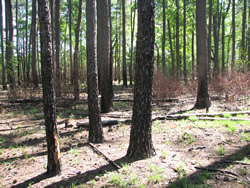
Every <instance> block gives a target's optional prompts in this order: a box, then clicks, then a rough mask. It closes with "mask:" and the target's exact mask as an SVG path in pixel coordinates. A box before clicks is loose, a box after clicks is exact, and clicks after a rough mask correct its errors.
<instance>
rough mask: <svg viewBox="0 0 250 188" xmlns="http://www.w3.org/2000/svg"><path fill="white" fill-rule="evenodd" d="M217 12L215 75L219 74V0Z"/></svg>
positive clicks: (215, 22)
mask: <svg viewBox="0 0 250 188" xmlns="http://www.w3.org/2000/svg"><path fill="white" fill-rule="evenodd" d="M216 6H217V8H216V14H215V15H213V34H214V69H213V75H214V76H215V77H216V76H218V74H219V29H220V28H219V0H217V3H216Z"/></svg>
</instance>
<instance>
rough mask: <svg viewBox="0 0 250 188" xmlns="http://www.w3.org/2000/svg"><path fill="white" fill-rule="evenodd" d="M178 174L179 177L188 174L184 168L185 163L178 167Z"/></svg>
mask: <svg viewBox="0 0 250 188" xmlns="http://www.w3.org/2000/svg"><path fill="white" fill-rule="evenodd" d="M176 171H177V176H178V179H181V178H182V177H185V176H186V175H187V172H186V170H185V169H184V167H183V165H182V164H180V165H179V166H178V167H177V169H176Z"/></svg>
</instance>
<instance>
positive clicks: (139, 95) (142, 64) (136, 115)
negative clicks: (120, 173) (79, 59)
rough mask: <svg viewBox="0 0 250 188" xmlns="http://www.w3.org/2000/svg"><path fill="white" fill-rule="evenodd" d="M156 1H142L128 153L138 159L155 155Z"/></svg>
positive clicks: (139, 9) (139, 13)
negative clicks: (153, 133)
mask: <svg viewBox="0 0 250 188" xmlns="http://www.w3.org/2000/svg"><path fill="white" fill-rule="evenodd" d="M154 29H155V21H154V0H145V1H142V0H139V1H138V34H137V44H136V67H135V86H134V105H133V116H132V125H131V132H130V141H129V147H128V151H127V156H128V157H130V158H135V159H143V158H148V157H151V156H153V155H155V149H154V146H153V141H152V120H151V118H152V82H153V72H154V41H155V38H154V37H155V32H154Z"/></svg>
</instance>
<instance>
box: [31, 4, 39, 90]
mask: <svg viewBox="0 0 250 188" xmlns="http://www.w3.org/2000/svg"><path fill="white" fill-rule="evenodd" d="M31 27H32V29H31V30H32V81H33V87H34V88H38V76H37V59H36V57H37V54H36V52H37V51H36V0H32V26H31Z"/></svg>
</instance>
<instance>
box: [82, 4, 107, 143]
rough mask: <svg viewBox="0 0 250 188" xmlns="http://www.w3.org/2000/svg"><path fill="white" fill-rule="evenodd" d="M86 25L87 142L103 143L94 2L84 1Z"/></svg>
mask: <svg viewBox="0 0 250 188" xmlns="http://www.w3.org/2000/svg"><path fill="white" fill-rule="evenodd" d="M86 25H87V33H86V40H87V74H88V76H87V79H88V109H89V141H90V142H94V143H100V142H103V141H104V137H103V130H102V124H101V116H100V111H99V100H98V75H97V59H96V7H95V1H94V0H86Z"/></svg>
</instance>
